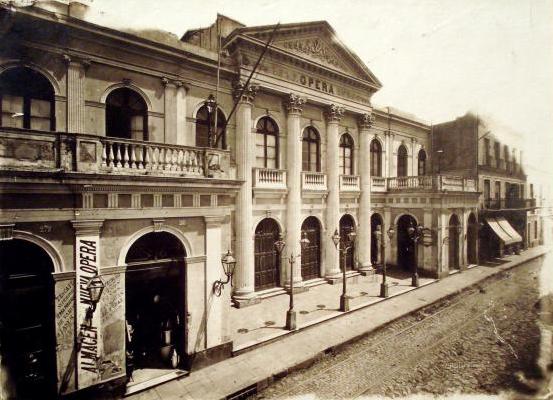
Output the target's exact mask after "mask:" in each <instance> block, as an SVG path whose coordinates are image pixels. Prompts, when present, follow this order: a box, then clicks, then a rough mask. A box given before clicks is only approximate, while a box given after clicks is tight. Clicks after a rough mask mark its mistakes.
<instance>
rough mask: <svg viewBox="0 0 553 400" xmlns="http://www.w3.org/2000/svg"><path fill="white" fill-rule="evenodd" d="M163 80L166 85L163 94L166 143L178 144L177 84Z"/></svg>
mask: <svg viewBox="0 0 553 400" xmlns="http://www.w3.org/2000/svg"><path fill="white" fill-rule="evenodd" d="M161 82H162V83H163V86H164V87H165V92H164V94H163V102H164V111H165V115H164V121H165V124H164V128H165V135H164V138H165V143H168V144H176V143H177V101H176V100H177V85H175V82H173V81H171V80H169V79H167V78H161Z"/></svg>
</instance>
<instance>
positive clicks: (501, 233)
mask: <svg viewBox="0 0 553 400" xmlns="http://www.w3.org/2000/svg"><path fill="white" fill-rule="evenodd" d="M498 219H502V225H501V224H500V223H499V221H498ZM503 221H504V222H503ZM486 222H487V223H488V225H489V226H490V228H492V230H493V231H494V233H495V234H496V235H497V237H498V238H499V239H500V240H501V241H502V242H503V243H504V244H505V245H506V246H508V245H511V244H515V243H518V242H521V241H522V238H521V237H520V235H519V234H518V233H517V234H516V235H515V237H513V236H511V233H510V230H509V229H508V228H504V227H503V226H505V227H506V226H507V225H509V227H510V228H511V229H513V227H512V226H511V224H509V222H507V220H506V219H504V218H502V217H500V218H486ZM506 224H507V225H506ZM513 231H514V229H513ZM515 233H516V232H515Z"/></svg>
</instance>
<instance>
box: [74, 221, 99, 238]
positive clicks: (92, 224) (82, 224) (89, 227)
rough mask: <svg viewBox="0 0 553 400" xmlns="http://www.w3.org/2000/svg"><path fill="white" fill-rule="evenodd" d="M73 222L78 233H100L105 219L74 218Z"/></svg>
mask: <svg viewBox="0 0 553 400" xmlns="http://www.w3.org/2000/svg"><path fill="white" fill-rule="evenodd" d="M71 224H72V225H73V229H75V233H76V234H77V235H99V234H100V229H101V228H102V225H103V224H104V220H103V219H82V220H72V221H71Z"/></svg>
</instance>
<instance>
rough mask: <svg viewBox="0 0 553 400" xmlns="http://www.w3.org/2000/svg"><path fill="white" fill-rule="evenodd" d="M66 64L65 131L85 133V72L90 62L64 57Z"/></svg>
mask: <svg viewBox="0 0 553 400" xmlns="http://www.w3.org/2000/svg"><path fill="white" fill-rule="evenodd" d="M64 59H65V63H66V64H67V131H68V132H71V133H86V119H85V93H84V92H85V88H84V83H85V72H86V69H87V68H88V67H89V66H90V61H88V60H82V59H77V58H75V57H72V56H68V55H65V56H64Z"/></svg>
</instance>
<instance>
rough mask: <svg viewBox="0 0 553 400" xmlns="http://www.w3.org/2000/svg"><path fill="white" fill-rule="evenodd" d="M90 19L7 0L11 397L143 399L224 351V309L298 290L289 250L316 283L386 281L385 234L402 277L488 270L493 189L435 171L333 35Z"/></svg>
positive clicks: (3, 208) (4, 212)
mask: <svg viewBox="0 0 553 400" xmlns="http://www.w3.org/2000/svg"><path fill="white" fill-rule="evenodd" d="M89 11H90V10H88V9H87V7H86V6H84V5H82V4H80V3H77V2H71V3H69V4H66V3H61V2H59V3H58V2H48V3H37V4H36V5H34V6H31V7H19V8H14V7H8V6H2V7H0V20H1V21H2V24H1V29H0V37H1V40H0V104H1V108H0V114H1V120H0V121H1V122H0V185H1V189H0V199H1V200H0V258H1V259H2V265H1V267H0V285H1V286H0V287H1V291H0V296H1V299H0V307H2V310H1V312H0V318H2V319H1V321H0V322H1V329H2V332H1V344H2V347H1V349H2V351H1V353H0V368H2V372H4V376H5V377H6V378H5V381H4V382H2V390H3V393H5V394H6V397H8V398H12V397H13V398H16V397H23V396H31V397H32V396H33V395H36V394H37V393H41V394H42V395H44V393H50V394H51V396H55V395H59V396H63V395H66V394H69V393H74V392H78V391H81V390H84V389H87V388H91V387H97V386H99V385H103V384H106V383H108V382H114V381H115V382H119V383H121V385H122V387H123V388H124V390H126V391H127V392H129V391H132V390H133V384H136V383H137V382H140V381H141V380H144V379H146V380H147V379H161V380H163V379H171V377H176V376H181V375H182V374H185V373H186V372H187V371H190V370H193V369H197V368H201V367H203V366H206V365H208V364H210V363H214V362H217V361H218V360H221V359H223V358H225V357H230V356H231V355H232V341H231V332H230V330H229V329H230V328H229V324H228V310H229V307H231V306H234V307H246V306H252V305H255V304H256V303H259V302H261V301H263V299H264V298H266V297H268V296H274V295H279V294H284V293H286V291H287V290H290V284H289V283H287V282H290V276H289V273H290V270H289V266H288V265H287V263H286V262H284V257H289V256H291V255H294V256H298V255H299V256H300V257H299V261H298V264H297V265H298V266H299V267H298V268H296V270H295V274H294V276H293V277H292V281H293V286H294V288H297V289H298V290H300V291H301V290H309V288H310V287H312V286H314V285H319V284H332V283H336V282H337V281H339V280H340V279H341V278H340V271H341V270H342V269H343V268H345V269H346V270H347V271H348V276H355V275H356V274H371V273H374V271H375V268H376V269H378V268H379V266H380V264H381V261H382V254H381V251H380V249H381V248H382V247H381V246H380V244H381V243H379V242H378V240H376V236H375V232H377V231H380V232H388V231H389V230H390V227H392V228H393V234H391V238H390V239H388V238H387V235H384V237H385V238H386V243H384V244H385V246H383V248H384V249H385V251H386V259H387V261H388V265H389V266H390V267H392V268H404V269H407V270H409V269H411V268H412V267H413V266H414V265H416V266H417V267H418V270H419V273H421V274H427V275H429V276H433V277H444V276H447V275H448V274H449V273H450V272H452V271H455V270H462V269H464V268H466V266H467V265H469V264H474V263H476V262H477V260H478V245H477V240H478V229H479V228H478V227H479V223H478V204H479V203H478V201H479V200H478V199H479V189H478V185H477V181H476V180H475V179H471V178H467V177H461V176H456V175H444V174H438V173H436V170H435V168H434V164H435V161H434V156H433V154H434V150H435V149H433V143H432V129H431V127H430V126H429V125H428V124H427V123H425V122H424V121H421V120H419V119H417V118H415V117H414V116H411V115H408V114H405V113H403V112H400V111H398V110H395V109H393V108H389V107H388V108H378V107H374V106H373V105H372V103H371V97H372V96H373V94H374V93H375V92H376V91H378V90H379V89H380V87H381V83H380V82H379V81H378V79H377V78H376V77H375V76H374V75H373V74H372V73H371V71H370V70H369V69H368V68H367V67H366V66H365V65H364V64H363V62H362V61H361V60H360V59H359V58H358V57H357V56H356V55H355V54H353V53H352V52H351V51H350V50H349V49H348V48H347V46H345V45H344V44H343V43H341V42H340V41H339V40H338V39H337V37H336V33H335V32H334V30H333V29H332V27H330V25H329V24H328V23H326V22H324V21H322V22H308V23H297V24H286V25H282V26H279V27H278V29H276V30H275V29H274V28H275V27H274V26H262V27H246V26H244V25H242V24H240V23H238V22H236V21H233V20H231V19H229V18H226V17H222V16H219V17H218V23H217V24H214V25H212V26H211V27H208V28H205V29H197V30H193V31H188V32H187V33H186V34H185V35H184V36H183V37H182V38H181V39H180V40H179V39H178V38H175V37H173V36H171V35H169V34H166V33H163V32H158V31H140V32H138V31H135V32H127V31H119V30H114V29H111V28H108V27H104V26H100V25H97V24H93V23H91V22H89V21H88V19H87V13H88V12H89ZM217 32H219V33H220V35H219V36H220V38H221V46H222V48H223V51H222V52H221V54H222V55H221V56H220V57H219V56H218V53H217V41H218V40H217V39H218V35H217ZM273 32H274V33H273ZM270 37H273V38H272V39H273V42H272V45H271V46H270V47H269V48H268V49H267V50H266V52H265V54H264V57H263V59H262V61H261V63H260V64H259V66H258V68H256V70H255V73H254V74H253V76H252V78H251V80H249V77H250V74H251V72H252V70H253V69H254V68H255V66H256V63H257V60H258V59H259V57H260V55H261V53H263V52H264V51H265V50H264V48H265V45H266V43H267V41H268V40H269V38H270ZM218 66H219V67H218ZM248 80H249V82H248ZM211 96H213V97H211ZM214 100H216V103H215V101H214ZM233 109H234V110H233ZM231 113H232V114H231ZM215 121H216V122H215ZM418 225H421V226H424V227H425V228H426V229H425V230H424V237H423V238H421V240H419V241H417V242H415V241H414V240H412V238H411V236H410V234H409V228H411V227H415V226H418ZM351 231H355V232H356V233H357V239H356V242H355V246H354V248H353V249H352V250H351V251H350V253H348V254H347V256H346V257H345V261H340V260H344V258H343V257H340V254H339V252H338V251H337V250H336V246H335V245H334V243H333V241H332V235H333V234H334V232H338V233H339V234H340V235H341V237H345V236H346V235H347V233H349V232H351ZM281 235H282V238H284V240H285V241H286V247H285V251H284V254H283V255H282V259H281V258H280V257H279V256H278V255H277V253H276V249H275V246H274V243H275V242H276V241H277V240H278V239H279V237H281ZM302 235H305V236H306V237H307V238H308V239H309V245H308V247H306V248H305V249H301V248H300V242H299V241H300V238H301V237H302ZM415 246H417V251H415ZM227 250H230V251H232V253H233V255H234V257H235V259H236V268H235V270H234V274H233V279H232V285H230V284H227V285H224V286H223V287H221V286H216V287H218V288H220V289H221V291H220V292H218V291H217V290H213V288H214V283H215V282H216V281H218V280H221V281H225V279H226V276H225V269H224V268H223V265H222V262H221V260H222V257H223V256H224V254H225V253H227ZM226 260H227V261H228V259H226ZM8 305H9V306H8ZM160 371H161V372H160Z"/></svg>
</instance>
